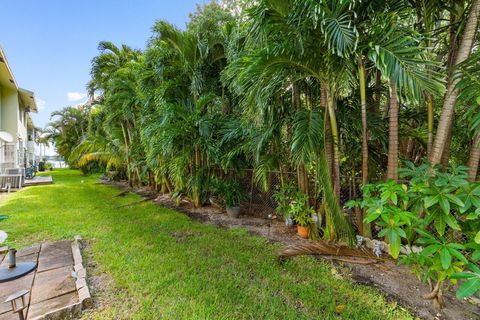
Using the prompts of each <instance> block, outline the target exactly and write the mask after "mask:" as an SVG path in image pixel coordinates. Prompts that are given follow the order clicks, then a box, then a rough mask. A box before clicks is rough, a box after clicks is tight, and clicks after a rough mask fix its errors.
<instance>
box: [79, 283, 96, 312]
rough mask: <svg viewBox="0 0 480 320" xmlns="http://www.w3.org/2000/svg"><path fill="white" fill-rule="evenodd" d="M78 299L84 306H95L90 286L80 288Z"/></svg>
mask: <svg viewBox="0 0 480 320" xmlns="http://www.w3.org/2000/svg"><path fill="white" fill-rule="evenodd" d="M78 299H79V300H80V301H81V302H82V305H83V307H84V308H86V309H88V308H92V307H93V300H92V296H91V295H90V291H89V290H88V287H83V288H81V289H79V290H78Z"/></svg>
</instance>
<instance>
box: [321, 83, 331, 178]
mask: <svg viewBox="0 0 480 320" xmlns="http://www.w3.org/2000/svg"><path fill="white" fill-rule="evenodd" d="M320 90H321V91H320V104H321V105H322V107H324V108H325V121H324V123H325V129H324V140H325V141H324V144H325V158H326V160H327V166H328V170H329V172H330V174H332V185H333V173H332V172H333V141H332V129H331V125H330V120H329V117H328V103H327V88H326V86H325V84H322V85H321V88H320Z"/></svg>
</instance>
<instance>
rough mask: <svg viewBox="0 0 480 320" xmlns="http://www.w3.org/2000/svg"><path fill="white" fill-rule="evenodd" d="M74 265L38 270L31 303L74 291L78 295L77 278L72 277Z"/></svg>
mask: <svg viewBox="0 0 480 320" xmlns="http://www.w3.org/2000/svg"><path fill="white" fill-rule="evenodd" d="M72 271H73V268H72V266H66V267H62V268H57V269H52V270H48V271H44V272H37V275H36V277H35V282H34V283H33V287H32V299H31V301H30V303H31V304H35V303H38V302H41V301H45V300H48V299H51V298H55V297H58V296H60V295H64V294H66V293H70V292H74V293H75V294H76V295H77V297H78V294H77V293H76V290H77V289H76V287H75V278H73V277H72Z"/></svg>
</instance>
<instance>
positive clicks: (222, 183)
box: [213, 179, 246, 207]
mask: <svg viewBox="0 0 480 320" xmlns="http://www.w3.org/2000/svg"><path fill="white" fill-rule="evenodd" d="M213 185H214V186H213V192H214V193H216V194H217V195H218V197H219V198H220V200H221V201H222V202H224V203H225V205H226V206H227V207H236V206H238V205H240V203H241V202H242V201H244V200H245V199H246V195H245V193H244V192H243V190H242V188H241V186H240V183H239V182H238V181H237V180H223V179H216V180H215V182H214V183H213Z"/></svg>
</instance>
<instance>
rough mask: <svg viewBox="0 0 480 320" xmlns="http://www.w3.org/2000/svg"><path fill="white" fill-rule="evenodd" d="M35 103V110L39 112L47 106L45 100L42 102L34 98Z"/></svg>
mask: <svg viewBox="0 0 480 320" xmlns="http://www.w3.org/2000/svg"><path fill="white" fill-rule="evenodd" d="M35 103H36V104H37V109H38V110H39V111H40V110H43V109H45V105H46V104H47V102H46V101H45V100H42V99H40V98H35Z"/></svg>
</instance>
